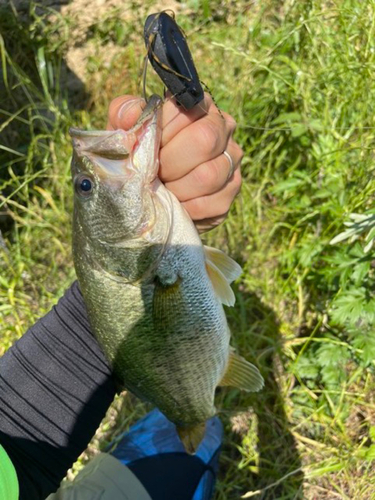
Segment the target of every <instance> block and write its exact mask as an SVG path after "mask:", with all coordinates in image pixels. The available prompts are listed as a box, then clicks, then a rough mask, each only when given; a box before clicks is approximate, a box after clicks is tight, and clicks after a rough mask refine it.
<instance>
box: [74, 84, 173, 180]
mask: <svg viewBox="0 0 375 500" xmlns="http://www.w3.org/2000/svg"><path fill="white" fill-rule="evenodd" d="M162 103H163V100H162V98H161V97H160V96H158V95H156V94H154V95H152V96H151V97H150V98H149V100H148V101H147V103H146V106H145V108H144V110H143V112H142V114H141V116H140V117H139V118H138V120H137V122H136V123H135V125H134V126H133V127H132V128H130V129H129V130H122V129H117V130H109V131H107V130H81V129H78V128H70V129H69V133H70V136H71V138H72V142H73V149H74V153H75V155H77V156H78V157H87V158H88V159H89V160H90V163H91V164H92V166H93V167H94V170H95V172H96V173H97V174H98V176H99V177H100V178H102V179H106V178H108V177H109V178H119V177H123V176H124V175H126V177H128V176H129V171H130V172H131V171H133V172H134V173H135V172H137V171H140V170H142V171H145V173H146V174H147V173H148V174H150V172H148V171H149V170H150V169H152V167H153V166H155V164H157V163H158V162H157V159H158V154H159V148H160V141H161V105H162ZM153 170H155V169H153ZM156 173H157V169H156V172H154V171H153V172H152V174H153V177H155V176H156ZM147 177H150V175H147Z"/></svg>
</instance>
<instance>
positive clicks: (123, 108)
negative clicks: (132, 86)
mask: <svg viewBox="0 0 375 500" xmlns="http://www.w3.org/2000/svg"><path fill="white" fill-rule="evenodd" d="M144 105H145V101H144V100H143V99H141V98H140V97H135V96H132V95H122V96H120V97H116V99H114V100H113V101H112V102H111V104H110V105H109V110H108V122H107V130H116V129H119V128H122V129H124V130H128V129H130V128H131V127H133V125H135V123H136V121H137V120H138V118H139V117H140V115H141V113H142V111H143V108H144Z"/></svg>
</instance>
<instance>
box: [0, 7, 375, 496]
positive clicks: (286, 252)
mask: <svg viewBox="0 0 375 500" xmlns="http://www.w3.org/2000/svg"><path fill="white" fill-rule="evenodd" d="M84 3H85V2H84V0H75V1H73V2H72V3H71V4H70V5H69V6H68V7H64V9H63V10H61V11H60V12H56V11H51V10H50V9H48V8H43V7H42V6H38V7H37V6H36V5H35V4H33V3H31V5H30V9H29V11H28V12H27V13H20V12H17V11H16V10H14V9H13V11H12V10H11V9H8V10H6V11H5V10H3V11H1V12H0V54H1V79H0V80H1V82H0V87H2V88H0V117H1V118H0V134H1V139H0V159H1V163H0V168H1V170H0V206H1V208H0V224H1V230H2V238H1V239H0V247H1V248H0V262H1V274H0V318H1V320H0V355H1V354H2V353H4V352H5V351H6V349H8V348H9V347H10V346H11V344H12V343H13V342H14V341H15V340H16V339H17V338H19V337H20V336H21V335H22V334H23V333H24V332H25V331H26V329H27V327H28V326H29V325H31V324H32V323H33V322H34V321H35V320H36V319H37V318H38V317H40V316H41V315H43V314H44V313H46V312H47V311H48V310H49V308H50V307H51V305H52V304H53V303H55V302H56V301H57V299H58V297H59V296H61V294H62V293H63V291H64V289H65V288H66V287H67V286H68V285H69V284H70V283H71V282H72V280H73V279H74V270H73V269H72V258H71V251H70V216H71V208H72V194H71V187H70V178H69V160H70V153H71V147H70V141H69V137H68V134H67V130H68V127H69V126H70V125H71V124H75V125H76V126H81V127H87V128H89V127H104V126H105V122H106V110H107V107H108V104H109V102H110V100H111V99H112V98H113V97H115V96H116V95H119V94H121V93H138V92H139V90H138V89H139V85H138V84H139V69H140V67H141V62H142V58H143V56H144V53H145V49H144V46H143V38H142V27H143V22H144V19H145V17H146V14H147V13H149V12H154V11H157V10H158V8H159V7H155V6H153V5H152V3H151V2H146V3H145V2H137V1H133V2H120V1H119V2H115V1H114V2H109V3H108V7H107V8H106V9H105V10H104V11H102V12H100V9H99V8H98V9H92V8H91V9H89V10H90V12H88V11H87V9H86V10H84V9H82V5H84ZM75 5H76V8H75V7H74V6H75ZM171 5H172V4H171ZM101 8H103V7H101ZM173 8H174V10H175V11H176V14H177V18H178V22H179V23H180V24H181V25H182V26H183V28H184V30H185V33H186V34H187V36H188V39H189V44H190V46H191V49H192V52H193V54H194V55H195V60H196V63H197V67H198V70H199V73H200V75H201V78H202V80H203V81H204V82H205V83H206V84H207V85H208V86H209V88H210V89H211V90H212V93H213V95H214V97H215V100H216V101H217V103H218V104H219V106H220V107H221V108H222V109H224V110H226V111H229V112H230V113H231V114H233V115H234V116H235V117H236V119H237V122H238V129H237V135H236V138H237V140H238V141H239V142H240V143H241V145H242V146H243V149H244V151H245V157H244V161H243V177H244V182H243V188H242V195H241V196H240V197H239V198H238V200H237V201H236V202H235V204H234V207H233V209H232V211H231V214H230V216H229V217H228V219H227V221H226V223H225V224H224V225H222V226H221V227H219V228H217V229H216V230H215V231H213V232H212V233H209V234H207V235H206V239H207V241H208V242H209V243H210V244H211V245H213V246H217V247H218V248H222V249H223V250H226V251H228V252H229V253H230V255H232V256H233V257H234V258H236V259H237V260H238V261H239V262H241V263H242V264H243V267H244V273H243V275H242V277H241V278H240V279H239V280H238V282H237V284H236V296H237V303H236V306H235V307H234V308H233V309H228V311H227V312H228V317H229V321H230V325H231V328H232V331H233V343H234V344H235V345H236V346H238V348H239V351H240V352H241V353H242V354H243V355H244V356H246V357H247V358H248V359H249V360H253V361H254V362H255V363H256V364H257V365H258V366H259V367H260V369H261V371H262V373H263V375H264V377H265V379H266V386H265V389H264V390H263V392H262V393H261V394H256V395H244V394H242V393H240V392H237V391H236V390H230V389H225V390H224V389H222V390H219V391H218V397H217V406H218V408H219V410H220V415H221V417H222V419H223V422H224V424H225V431H226V432H225V443H224V449H223V453H222V458H221V469H220V476H219V482H218V485H217V491H216V497H215V498H216V500H227V499H229V500H231V499H237V498H241V497H242V498H259V499H294V498H306V499H317V498H322V499H334V498H342V499H352V498H355V499H371V498H374V496H375V492H374V488H375V399H374V390H375V379H374V368H375V331H374V322H375V296H374V284H375V259H374V247H373V242H374V239H375V209H374V192H375V179H374V172H375V158H374V141H375V112H374V108H375V104H374V103H375V84H374V82H375V78H374V76H375V38H374V31H375V2H374V1H373V0H369V1H367V2H361V1H360V0H342V1H337V0H331V1H319V0H303V1H300V2H295V1H294V0H284V1H283V2H278V1H276V0H265V1H262V2H244V1H238V2H235V3H231V2H224V1H222V2H220V1H217V2H207V1H206V0H204V1H202V2H198V1H196V0H188V1H187V2H186V3H184V4H180V3H173ZM66 61H68V62H69V61H70V65H71V66H74V64H75V66H74V71H75V73H76V74H78V76H79V77H80V78H81V79H82V80H84V84H85V85H84V87H83V86H82V84H81V82H80V80H79V78H78V77H77V76H74V74H72V73H71V72H69V71H68V70H67V66H66ZM72 61H73V62H72ZM73 63H74V64H73ZM78 63H79V64H78ZM150 73H151V72H150ZM148 85H149V87H150V88H153V87H154V86H157V83H156V79H150V81H149V84H148ZM145 410H146V408H145V406H144V405H141V404H140V403H139V402H137V401H136V400H135V398H133V397H132V396H128V395H127V396H126V397H125V398H123V397H119V398H117V400H116V401H115V402H114V404H113V406H112V407H111V409H110V410H109V412H108V415H107V418H106V419H105V421H104V422H103V424H102V426H101V428H100V429H99V431H98V433H97V435H96V437H95V438H94V440H93V442H92V443H91V445H90V447H89V449H88V450H87V452H86V453H85V454H84V455H83V456H82V457H81V458H80V460H79V462H78V463H77V464H76V466H75V468H74V469H73V471H70V472H69V475H68V477H71V476H72V474H74V473H75V471H76V470H77V469H79V468H80V467H82V465H83V464H84V463H85V462H86V461H87V459H88V458H89V457H90V456H91V455H92V454H93V453H95V452H96V450H97V449H98V448H104V447H105V446H106V444H107V443H108V442H109V441H110V440H111V439H112V438H113V436H115V435H117V434H119V433H120V432H122V431H123V430H124V429H126V428H127V426H128V425H129V424H130V423H132V422H133V421H134V420H135V419H136V418H138V417H139V416H140V415H141V414H142V412H144V411H145Z"/></svg>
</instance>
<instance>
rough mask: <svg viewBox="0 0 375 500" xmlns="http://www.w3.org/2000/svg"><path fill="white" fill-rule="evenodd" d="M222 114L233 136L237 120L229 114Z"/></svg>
mask: <svg viewBox="0 0 375 500" xmlns="http://www.w3.org/2000/svg"><path fill="white" fill-rule="evenodd" d="M222 114H223V116H224V118H225V123H226V126H227V127H228V129H229V131H230V132H231V133H232V134H233V132H234V131H235V130H236V128H237V122H236V120H235V119H234V118H233V116H231V115H230V114H229V113H225V112H222Z"/></svg>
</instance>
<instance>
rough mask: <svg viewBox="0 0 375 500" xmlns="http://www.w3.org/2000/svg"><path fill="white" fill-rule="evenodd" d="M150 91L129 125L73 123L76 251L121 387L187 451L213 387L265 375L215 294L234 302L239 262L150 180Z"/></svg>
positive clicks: (156, 134) (153, 156)
mask: <svg viewBox="0 0 375 500" xmlns="http://www.w3.org/2000/svg"><path fill="white" fill-rule="evenodd" d="M159 99H160V98H156V97H154V98H152V99H151V101H150V102H149V104H148V107H147V108H146V110H145V111H144V113H143V115H142V116H141V118H140V120H139V121H138V122H137V124H136V125H135V126H134V127H133V129H131V130H130V131H129V132H121V133H120V132H119V131H116V132H107V133H105V132H98V131H92V132H82V131H78V130H72V131H71V135H72V138H73V146H74V154H73V160H72V176H73V182H74V185H75V204H74V217H73V256H74V262H75V268H76V272H77V277H78V280H79V283H80V287H81V290H82V293H83V296H84V300H85V303H86V306H87V309H88V315H89V320H90V323H91V326H92V329H93V332H94V334H95V336H96V338H97V339H98V342H99V343H100V345H101V347H102V348H103V350H104V353H105V355H106V357H107V359H108V360H109V362H110V364H111V366H112V368H113V371H114V374H115V376H116V378H117V380H118V382H119V384H120V386H121V387H122V388H126V389H128V390H130V391H132V392H133V393H134V394H136V395H137V396H139V397H140V398H142V399H144V400H147V401H150V402H152V403H153V404H155V405H156V406H157V407H158V408H159V409H160V410H161V411H162V412H163V413H164V414H165V415H166V416H167V418H169V419H170V420H171V421H172V422H174V423H175V424H176V425H177V429H178V431H179V434H180V437H181V439H182V441H183V443H184V445H185V448H186V449H187V451H189V452H194V451H195V450H196V448H197V446H198V445H199V442H200V440H201V439H202V437H203V434H204V423H205V421H206V420H207V419H208V418H210V417H211V416H213V415H214V414H215V411H216V410H215V406H214V395H215V389H216V387H217V386H218V385H219V384H222V385H234V386H238V387H240V388H243V389H245V390H259V389H260V388H261V386H262V384H263V381H262V377H261V375H260V374H259V372H258V370H257V369H256V368H255V367H254V366H253V365H251V364H249V363H248V362H247V361H245V360H243V359H242V358H240V357H238V356H236V355H235V354H234V353H233V351H232V350H231V348H230V346H229V340H230V332H229V328H228V325H227V321H226V317H225V313H224V309H223V305H222V304H223V303H227V304H228V305H229V304H232V302H233V301H234V295H233V292H232V291H231V289H230V286H229V282H230V281H232V280H233V279H234V278H235V277H236V276H237V275H238V273H239V266H238V265H237V264H236V263H234V261H232V260H231V259H230V258H229V257H227V256H225V255H224V254H222V253H221V252H219V251H217V250H214V249H208V248H206V249H204V247H203V245H202V242H201V240H200V237H199V235H198V233H197V230H196V228H195V226H194V224H193V223H192V221H191V219H190V217H189V216H188V214H187V213H186V211H185V209H184V208H183V207H182V205H181V204H180V203H179V201H178V200H177V198H176V197H175V196H174V195H173V194H172V193H170V192H169V191H168V190H167V189H166V188H165V186H164V185H163V184H162V183H161V182H160V180H159V179H158V178H157V171H158V152H159V147H160V133H161V132H160V113H161V110H160V100H159ZM116 134H117V135H116Z"/></svg>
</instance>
